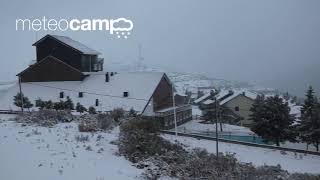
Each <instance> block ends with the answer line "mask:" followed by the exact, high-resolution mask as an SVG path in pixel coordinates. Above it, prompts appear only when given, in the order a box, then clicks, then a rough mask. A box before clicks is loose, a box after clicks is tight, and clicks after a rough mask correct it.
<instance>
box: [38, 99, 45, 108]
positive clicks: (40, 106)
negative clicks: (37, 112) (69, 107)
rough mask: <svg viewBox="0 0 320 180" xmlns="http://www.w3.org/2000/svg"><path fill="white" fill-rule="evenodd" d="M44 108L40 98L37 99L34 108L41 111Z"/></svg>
mask: <svg viewBox="0 0 320 180" xmlns="http://www.w3.org/2000/svg"><path fill="white" fill-rule="evenodd" d="M44 106H45V102H44V101H42V100H41V99H40V98H38V99H37V100H36V107H38V108H39V109H43V108H44Z"/></svg>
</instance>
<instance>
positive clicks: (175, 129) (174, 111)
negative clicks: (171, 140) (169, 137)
mask: <svg viewBox="0 0 320 180" xmlns="http://www.w3.org/2000/svg"><path fill="white" fill-rule="evenodd" d="M171 89H172V103H173V104H172V107H173V118H174V131H175V134H176V137H177V136H178V128H177V114H176V101H175V98H174V87H173V83H172V82H171Z"/></svg>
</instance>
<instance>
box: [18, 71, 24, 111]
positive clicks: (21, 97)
mask: <svg viewBox="0 0 320 180" xmlns="http://www.w3.org/2000/svg"><path fill="white" fill-rule="evenodd" d="M19 90H20V100H21V112H23V106H24V105H23V94H22V89H21V76H19Z"/></svg>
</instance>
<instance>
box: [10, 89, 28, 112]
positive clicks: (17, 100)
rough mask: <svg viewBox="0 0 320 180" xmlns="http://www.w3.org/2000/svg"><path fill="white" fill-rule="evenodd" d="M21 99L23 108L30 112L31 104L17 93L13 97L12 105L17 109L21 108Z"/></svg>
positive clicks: (26, 98)
mask: <svg viewBox="0 0 320 180" xmlns="http://www.w3.org/2000/svg"><path fill="white" fill-rule="evenodd" d="M21 99H22V101H23V108H27V109H28V110H29V111H30V108H32V107H33V104H32V103H31V102H30V100H29V98H28V97H26V96H24V95H23V94H20V93H17V95H15V96H14V97H13V100H14V105H16V106H17V107H22V102H21Z"/></svg>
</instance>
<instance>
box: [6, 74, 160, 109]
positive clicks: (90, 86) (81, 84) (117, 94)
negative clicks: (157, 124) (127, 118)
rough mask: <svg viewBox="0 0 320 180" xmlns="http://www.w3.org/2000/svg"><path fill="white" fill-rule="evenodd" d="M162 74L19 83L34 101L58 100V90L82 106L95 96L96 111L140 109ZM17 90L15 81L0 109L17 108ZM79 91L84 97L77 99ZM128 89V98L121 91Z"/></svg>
mask: <svg viewBox="0 0 320 180" xmlns="http://www.w3.org/2000/svg"><path fill="white" fill-rule="evenodd" d="M163 75H164V73H161V72H122V73H117V74H114V75H113V76H110V73H109V77H110V81H109V82H105V73H103V72H99V73H90V75H89V76H88V77H86V78H85V79H84V80H83V81H62V82H57V81H55V82H27V83H22V84H21V85H22V92H23V93H24V94H25V95H26V96H27V97H28V98H29V99H30V100H31V102H32V103H33V104H34V103H35V100H36V99H38V98H41V99H42V100H52V101H54V102H57V101H60V98H59V93H60V92H64V97H66V96H69V97H70V98H71V99H72V100H73V102H74V104H76V103H77V102H79V103H80V104H82V105H84V106H85V107H89V106H94V107H95V102H96V99H98V100H99V106H98V107H95V108H96V109H97V110H98V111H111V110H113V109H114V108H123V109H125V110H130V109H131V108H133V109H134V110H136V111H138V112H142V111H143V110H144V108H145V106H146V105H147V103H148V101H149V99H150V98H151V96H152V95H153V92H154V91H155V89H156V87H157V85H158V84H159V82H160V80H161V78H162V77H163ZM17 92H19V86H18V84H16V85H14V86H13V87H11V88H10V89H9V90H8V91H7V92H6V94H4V96H3V97H2V99H1V100H0V109H5V110H6V109H12V110H19V108H18V107H16V106H14V105H13V96H15V95H16V94H17ZM79 92H83V97H82V98H79V97H78V95H79ZM124 92H128V97H123V93H124Z"/></svg>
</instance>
